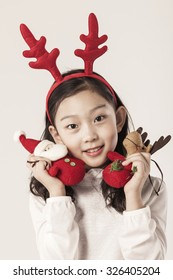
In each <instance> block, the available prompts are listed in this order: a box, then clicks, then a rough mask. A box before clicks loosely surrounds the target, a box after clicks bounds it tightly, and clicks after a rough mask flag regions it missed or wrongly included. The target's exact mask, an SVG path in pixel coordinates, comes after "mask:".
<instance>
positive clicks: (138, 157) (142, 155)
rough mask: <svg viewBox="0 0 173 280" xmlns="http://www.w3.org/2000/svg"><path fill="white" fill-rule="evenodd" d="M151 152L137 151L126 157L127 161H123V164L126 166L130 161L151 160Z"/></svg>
mask: <svg viewBox="0 0 173 280" xmlns="http://www.w3.org/2000/svg"><path fill="white" fill-rule="evenodd" d="M150 157H151V156H150V154H149V153H135V154H132V155H130V156H128V157H127V158H126V160H125V161H123V162H122V165H124V166H126V165H128V164H130V163H133V162H134V161H141V160H142V161H145V162H147V163H148V162H150Z"/></svg>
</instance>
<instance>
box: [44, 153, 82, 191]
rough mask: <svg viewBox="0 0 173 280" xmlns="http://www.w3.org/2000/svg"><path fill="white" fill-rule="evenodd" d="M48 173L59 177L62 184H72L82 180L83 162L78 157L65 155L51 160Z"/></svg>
mask: <svg viewBox="0 0 173 280" xmlns="http://www.w3.org/2000/svg"><path fill="white" fill-rule="evenodd" d="M48 173H49V175H51V176H53V177H57V178H58V179H60V180H61V182H63V184H64V185H66V186H73V185H75V184H78V183H79V182H80V181H82V179H83V177H84V176H85V164H84V162H83V161H82V160H80V159H77V158H72V157H68V156H66V157H64V158H61V159H59V160H57V161H53V162H52V166H51V167H50V168H49V170H48Z"/></svg>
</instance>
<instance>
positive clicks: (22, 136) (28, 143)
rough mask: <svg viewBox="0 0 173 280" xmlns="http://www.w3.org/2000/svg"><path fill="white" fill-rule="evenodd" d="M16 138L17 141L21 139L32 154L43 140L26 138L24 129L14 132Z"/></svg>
mask: <svg viewBox="0 0 173 280" xmlns="http://www.w3.org/2000/svg"><path fill="white" fill-rule="evenodd" d="M14 140H15V141H16V142H17V141H20V142H21V144H22V145H23V147H24V148H25V149H26V150H27V151H28V152H30V153H31V154H33V153H34V150H35V148H36V146H37V145H38V144H39V143H40V142H41V141H40V140H35V139H31V138H26V134H25V132H23V131H16V132H15V134H14Z"/></svg>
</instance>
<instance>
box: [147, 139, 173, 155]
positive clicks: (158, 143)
mask: <svg viewBox="0 0 173 280" xmlns="http://www.w3.org/2000/svg"><path fill="white" fill-rule="evenodd" d="M170 140H171V135H168V136H166V137H165V138H164V137H163V136H161V137H160V138H159V139H158V140H157V141H155V142H154V144H153V146H152V148H151V151H150V154H151V155H152V154H154V153H155V152H157V151H158V150H160V149H161V148H163V147H164V146H165V145H166V144H167V143H168V142H169V141H170Z"/></svg>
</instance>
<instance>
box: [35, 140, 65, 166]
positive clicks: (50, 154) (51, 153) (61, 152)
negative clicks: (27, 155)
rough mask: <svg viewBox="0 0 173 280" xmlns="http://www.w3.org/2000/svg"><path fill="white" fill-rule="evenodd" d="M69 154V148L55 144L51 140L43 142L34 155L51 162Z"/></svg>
mask: <svg viewBox="0 0 173 280" xmlns="http://www.w3.org/2000/svg"><path fill="white" fill-rule="evenodd" d="M67 153H68V150H67V147H66V146H65V145H63V144H55V143H53V142H51V141H49V140H43V141H41V142H40V143H39V144H38V145H37V146H36V148H35V150H34V155H35V156H39V157H44V158H47V159H49V160H51V161H55V160H58V159H60V158H62V157H65V156H66V154H67Z"/></svg>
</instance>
